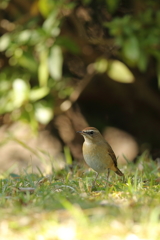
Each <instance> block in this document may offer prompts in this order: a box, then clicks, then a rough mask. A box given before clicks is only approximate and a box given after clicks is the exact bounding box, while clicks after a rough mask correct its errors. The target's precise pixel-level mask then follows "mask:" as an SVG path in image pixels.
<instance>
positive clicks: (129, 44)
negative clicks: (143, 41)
mask: <svg viewBox="0 0 160 240" xmlns="http://www.w3.org/2000/svg"><path fill="white" fill-rule="evenodd" d="M139 53H140V49H139V43H138V39H137V38H136V37H134V36H132V37H130V38H129V39H128V40H126V41H125V43H124V47H123V54H124V56H125V57H126V58H127V59H129V60H130V61H132V62H134V63H136V61H137V60H138V58H139Z"/></svg>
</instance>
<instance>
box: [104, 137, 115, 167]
mask: <svg viewBox="0 0 160 240" xmlns="http://www.w3.org/2000/svg"><path fill="white" fill-rule="evenodd" d="M106 144H107V145H108V153H109V155H110V156H111V158H112V160H113V162H114V164H115V166H116V167H117V158H116V155H115V153H114V152H113V150H112V148H111V146H110V145H109V143H107V142H106Z"/></svg>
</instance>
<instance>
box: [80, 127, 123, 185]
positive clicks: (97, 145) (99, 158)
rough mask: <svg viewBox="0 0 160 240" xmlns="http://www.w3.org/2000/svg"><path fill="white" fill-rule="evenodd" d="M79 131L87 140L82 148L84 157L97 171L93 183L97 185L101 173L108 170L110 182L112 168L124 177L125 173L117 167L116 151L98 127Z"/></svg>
mask: <svg viewBox="0 0 160 240" xmlns="http://www.w3.org/2000/svg"><path fill="white" fill-rule="evenodd" d="M78 133H80V134H81V135H82V136H83V137H84V140H85V141H84V143H83V149H82V150H83V156H84V159H85V161H86V163H87V165H88V166H89V167H91V168H92V169H93V170H94V171H96V172H97V174H96V178H95V180H94V182H93V185H95V182H96V179H97V177H98V175H99V173H103V172H106V171H107V170H108V173H107V182H108V178H109V174H110V169H111V170H113V171H114V172H115V173H116V174H118V175H119V176H123V177H124V174H123V173H122V172H121V171H120V170H119V169H118V167H117V159H116V156H115V153H114V152H113V150H112V148H111V146H110V145H109V144H108V143H107V142H106V141H105V140H104V138H103V136H102V135H101V133H100V132H99V131H98V130H97V129H96V128H94V127H87V128H85V129H83V130H82V131H79V132H78ZM107 182H106V184H107Z"/></svg>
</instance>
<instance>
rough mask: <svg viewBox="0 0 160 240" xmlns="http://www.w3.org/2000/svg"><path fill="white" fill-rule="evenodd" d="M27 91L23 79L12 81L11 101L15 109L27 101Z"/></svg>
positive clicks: (26, 85) (27, 86)
mask: <svg viewBox="0 0 160 240" xmlns="http://www.w3.org/2000/svg"><path fill="white" fill-rule="evenodd" d="M29 90H30V89H29V85H28V84H27V83H26V82H25V81H24V80H23V79H20V78H17V79H15V80H14V82H13V95H12V100H13V104H14V107H15V108H18V107H21V106H22V104H23V103H24V102H25V101H28V97H29Z"/></svg>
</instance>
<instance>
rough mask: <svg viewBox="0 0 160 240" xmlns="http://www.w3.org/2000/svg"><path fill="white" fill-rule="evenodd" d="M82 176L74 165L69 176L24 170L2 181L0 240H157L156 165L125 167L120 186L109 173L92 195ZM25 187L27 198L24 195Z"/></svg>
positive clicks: (159, 191)
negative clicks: (106, 179)
mask: <svg viewBox="0 0 160 240" xmlns="http://www.w3.org/2000/svg"><path fill="white" fill-rule="evenodd" d="M69 161H71V159H69ZM83 170H84V169H79V168H78V167H77V166H76V165H75V166H74V167H73V169H72V171H71V170H70V168H69V167H68V166H66V168H65V169H63V170H59V171H55V170H54V169H53V174H51V175H49V176H47V177H46V176H45V173H44V175H43V174H42V173H41V172H40V173H39V174H33V173H27V170H26V171H24V173H22V174H21V175H15V174H8V173H7V174H3V175H1V180H0V239H1V240H3V239H7V240H14V239H16V240H17V239H18V240H19V239H23V240H28V239H31V240H54V239H55V240H81V239H82V240H84V239H87V240H103V239H104V240H106V239H110V240H119V239H126V240H138V239H143V240H144V239H145V240H147V239H148V240H151V239H152V240H158V239H160V184H159V181H158V178H159V177H160V172H159V170H158V169H157V165H156V163H155V162H153V161H152V160H150V161H148V162H146V161H145V160H144V158H143V157H141V158H140V160H139V162H138V163H137V164H132V163H130V164H128V165H127V166H125V167H124V168H122V171H123V172H124V174H125V178H126V179H125V182H123V181H122V178H121V177H119V176H117V175H116V174H114V173H112V174H111V177H110V181H109V184H108V187H107V188H106V189H105V188H104V186H105V175H101V176H100V177H99V178H98V180H97V185H96V189H94V191H92V187H91V186H92V181H93V179H94V177H95V173H94V172H93V171H87V170H86V169H85V170H84V171H83ZM42 175H43V176H42ZM29 187H31V188H33V190H32V192H29V191H27V189H25V188H29ZM23 188H24V189H23ZM22 190H24V191H22Z"/></svg>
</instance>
